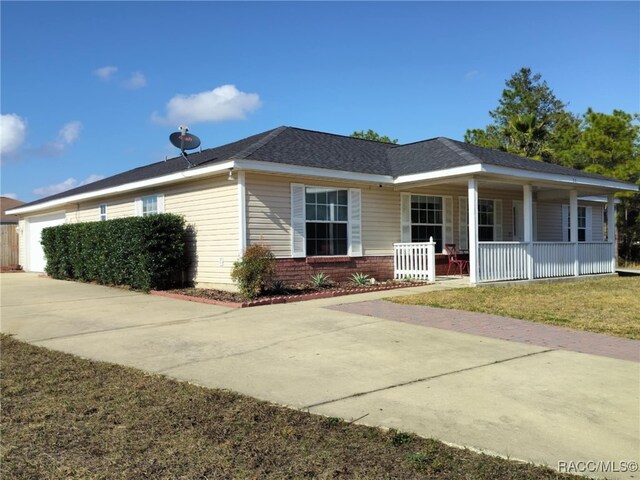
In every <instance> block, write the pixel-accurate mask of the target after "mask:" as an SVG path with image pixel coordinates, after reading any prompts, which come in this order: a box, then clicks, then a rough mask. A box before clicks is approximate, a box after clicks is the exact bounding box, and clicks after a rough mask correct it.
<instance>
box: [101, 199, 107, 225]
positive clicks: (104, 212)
mask: <svg viewBox="0 0 640 480" xmlns="http://www.w3.org/2000/svg"><path fill="white" fill-rule="evenodd" d="M106 219H107V204H106V203H103V204H101V205H100V221H101V222H104V221H105V220H106Z"/></svg>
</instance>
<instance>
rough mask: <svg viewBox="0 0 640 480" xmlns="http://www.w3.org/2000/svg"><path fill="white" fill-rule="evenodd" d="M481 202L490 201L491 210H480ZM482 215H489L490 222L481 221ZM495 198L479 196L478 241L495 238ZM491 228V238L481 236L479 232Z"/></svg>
mask: <svg viewBox="0 0 640 480" xmlns="http://www.w3.org/2000/svg"><path fill="white" fill-rule="evenodd" d="M482 202H485V203H487V202H490V203H491V211H490V212H481V211H480V205H481V204H482ZM483 215H491V219H492V222H491V223H481V218H482V216H483ZM495 228H496V200H495V199H494V198H479V199H478V241H479V242H493V241H494V239H495V238H496V230H495ZM489 229H491V239H490V240H487V239H486V238H483V234H482V233H481V232H487V231H489Z"/></svg>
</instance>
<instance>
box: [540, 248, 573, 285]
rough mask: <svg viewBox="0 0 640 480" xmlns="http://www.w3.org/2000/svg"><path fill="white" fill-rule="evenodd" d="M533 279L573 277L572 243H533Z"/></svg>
mask: <svg viewBox="0 0 640 480" xmlns="http://www.w3.org/2000/svg"><path fill="white" fill-rule="evenodd" d="M531 247H532V250H533V251H532V255H533V278H554V277H568V276H571V275H575V272H574V268H575V256H574V248H573V243H566V242H533V243H532V245H531Z"/></svg>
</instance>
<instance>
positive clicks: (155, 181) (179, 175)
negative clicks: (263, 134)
mask: <svg viewBox="0 0 640 480" xmlns="http://www.w3.org/2000/svg"><path fill="white" fill-rule="evenodd" d="M234 166H235V163H234V162H232V161H231V162H223V163H220V164H217V165H211V166H209V167H201V168H194V169H188V170H183V171H181V172H176V173H172V174H170V175H163V176H162V177H155V178H149V179H147V180H140V181H139V182H132V183H125V184H122V185H118V186H117V187H110V188H103V189H102V190H94V191H93V192H86V193H78V194H76V195H70V196H68V197H62V198H57V199H55V200H50V201H48V202H43V203H38V204H37V205H31V206H27V207H18V208H14V209H12V210H7V212H6V213H7V214H10V215H20V214H24V213H31V212H37V211H39V210H46V209H49V208H54V207H58V206H60V205H65V204H67V203H77V202H81V201H83V200H89V199H93V198H100V197H107V196H111V195H117V194H119V193H127V192H131V191H134V190H139V189H142V188H149V187H155V186H157V185H166V184H167V183H174V182H178V181H180V180H188V179H190V178H194V177H200V176H204V175H210V174H213V173H219V172H223V171H225V170H229V169H230V168H234ZM9 212H11V213H9Z"/></svg>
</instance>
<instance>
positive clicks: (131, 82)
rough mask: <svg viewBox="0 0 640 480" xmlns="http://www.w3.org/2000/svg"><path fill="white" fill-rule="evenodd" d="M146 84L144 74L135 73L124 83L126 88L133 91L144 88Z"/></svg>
mask: <svg viewBox="0 0 640 480" xmlns="http://www.w3.org/2000/svg"><path fill="white" fill-rule="evenodd" d="M146 84H147V79H146V77H145V76H144V74H143V73H142V72H133V73H132V74H131V76H130V77H129V78H128V79H127V80H126V81H125V82H124V86H125V87H126V88H131V89H136V88H142V87H144V86H145V85H146Z"/></svg>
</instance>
